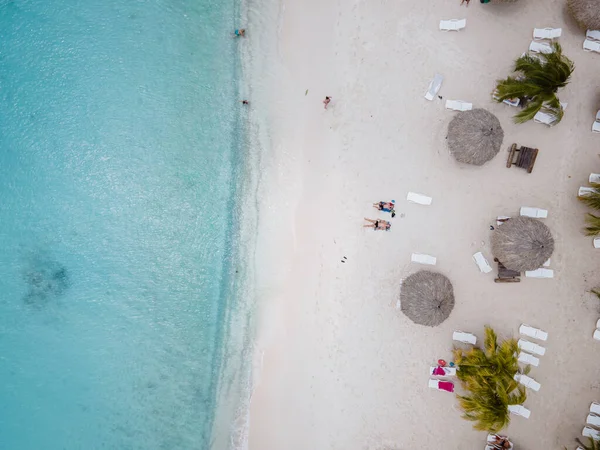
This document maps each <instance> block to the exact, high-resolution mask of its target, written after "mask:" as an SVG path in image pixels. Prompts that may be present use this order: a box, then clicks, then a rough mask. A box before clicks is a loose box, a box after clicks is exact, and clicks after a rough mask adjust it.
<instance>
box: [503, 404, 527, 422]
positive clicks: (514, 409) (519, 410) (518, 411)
mask: <svg viewBox="0 0 600 450" xmlns="http://www.w3.org/2000/svg"><path fill="white" fill-rule="evenodd" d="M508 411H509V412H510V413H511V414H515V415H517V416H521V417H525V418H526V419H529V416H530V415H531V411H529V410H528V409H527V408H525V407H524V406H523V405H508Z"/></svg>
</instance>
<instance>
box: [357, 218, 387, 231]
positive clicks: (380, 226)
mask: <svg viewBox="0 0 600 450" xmlns="http://www.w3.org/2000/svg"><path fill="white" fill-rule="evenodd" d="M365 220H366V221H367V222H370V223H369V224H368V225H363V227H364V228H373V229H374V230H375V231H377V230H383V231H388V230H389V229H390V228H392V224H391V223H389V222H388V221H387V220H379V219H378V220H373V219H367V218H366V217H365Z"/></svg>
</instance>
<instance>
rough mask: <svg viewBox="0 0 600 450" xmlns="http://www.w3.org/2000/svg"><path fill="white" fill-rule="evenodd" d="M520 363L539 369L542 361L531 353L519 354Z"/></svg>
mask: <svg viewBox="0 0 600 450" xmlns="http://www.w3.org/2000/svg"><path fill="white" fill-rule="evenodd" d="M518 361H519V362H522V363H523V364H529V365H530V366H534V367H537V366H539V365H540V359H539V358H536V357H535V356H533V355H530V354H529V353H526V352H519V359H518Z"/></svg>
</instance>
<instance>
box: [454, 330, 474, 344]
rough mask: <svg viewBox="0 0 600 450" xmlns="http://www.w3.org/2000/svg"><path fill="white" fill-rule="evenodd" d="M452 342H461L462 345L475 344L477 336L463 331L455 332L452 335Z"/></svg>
mask: <svg viewBox="0 0 600 450" xmlns="http://www.w3.org/2000/svg"><path fill="white" fill-rule="evenodd" d="M452 340H453V341H457V342H462V343H463V344H472V345H475V344H477V336H475V335H474V334H471V333H465V332H464V331H455V332H454V333H452Z"/></svg>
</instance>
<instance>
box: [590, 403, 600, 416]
mask: <svg viewBox="0 0 600 450" xmlns="http://www.w3.org/2000/svg"><path fill="white" fill-rule="evenodd" d="M590 412H591V413H593V414H596V415H600V403H596V402H592V404H591V405H590Z"/></svg>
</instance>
